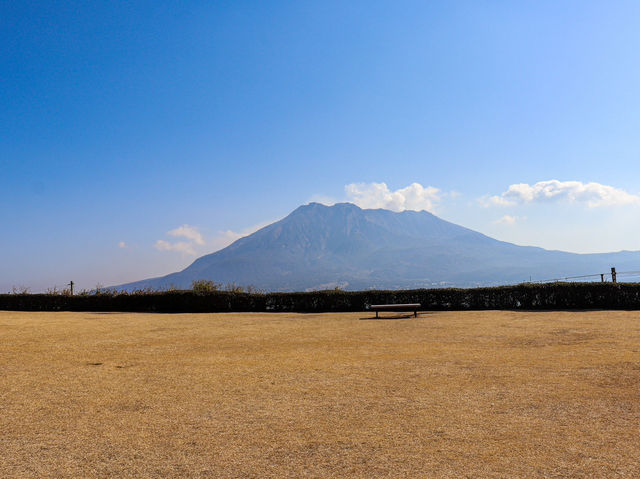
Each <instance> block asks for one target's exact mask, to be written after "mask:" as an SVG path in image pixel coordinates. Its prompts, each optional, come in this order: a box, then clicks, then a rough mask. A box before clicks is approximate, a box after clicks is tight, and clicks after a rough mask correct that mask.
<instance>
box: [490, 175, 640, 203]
mask: <svg viewBox="0 0 640 479" xmlns="http://www.w3.org/2000/svg"><path fill="white" fill-rule="evenodd" d="M558 201H564V202H568V203H582V204H586V205H587V206H588V207H589V208H596V207H601V206H620V205H637V204H640V196H638V195H634V194H631V193H627V192H626V191H624V190H622V189H620V188H615V187H613V186H609V185H603V184H600V183H595V182H590V183H582V182H580V181H558V180H548V181H539V182H538V183H535V184H533V185H529V184H527V183H519V184H514V185H511V186H509V188H508V189H507V191H505V192H504V193H502V194H501V195H498V196H490V197H486V196H485V197H483V198H481V199H480V202H481V204H483V205H484V206H513V205H516V204H525V203H549V202H558Z"/></svg>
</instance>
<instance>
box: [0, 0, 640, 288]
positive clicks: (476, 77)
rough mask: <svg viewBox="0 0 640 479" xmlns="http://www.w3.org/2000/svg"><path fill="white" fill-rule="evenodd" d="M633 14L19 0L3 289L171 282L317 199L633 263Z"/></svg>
mask: <svg viewBox="0 0 640 479" xmlns="http://www.w3.org/2000/svg"><path fill="white" fill-rule="evenodd" d="M639 13H640V5H638V4H637V3H635V2H617V3H615V4H611V3H609V2H589V3H584V2H562V4H557V3H555V2H536V3H535V4H525V3H522V2H512V3H510V4H504V3H497V2H496V3H483V4H478V3H475V2H429V3H428V4H426V3H425V2H417V1H416V2H400V3H394V4H390V3H388V2H375V1H374V2H369V1H368V2H349V3H348V4H344V3H342V2H332V1H324V2H316V3H312V4H305V5H299V4H289V3H285V2H269V3H262V2H246V3H242V4H235V3H234V4H226V3H217V4H215V5H210V4H205V3H204V2H189V1H187V2H180V3H179V4H174V5H170V6H168V5H161V4H158V3H157V2H136V3H135V5H125V4H119V3H113V2H109V3H107V2H103V3H95V2H94V3H91V4H86V5H84V4H82V5H81V4H78V5H73V4H68V3H67V4H64V5H60V4H51V3H49V2H32V3H30V4H23V3H7V2H5V4H3V5H2V6H0V15H1V18H2V19H3V20H2V22H0V41H2V44H3V45H5V48H4V49H3V51H2V54H0V75H1V76H2V85H3V86H2V94H0V168H1V170H0V171H1V172H2V174H1V175H0V221H1V223H2V225H3V227H2V235H0V251H1V255H2V256H1V260H2V274H0V291H2V292H5V291H8V290H10V289H11V287H12V286H13V285H26V286H30V287H31V288H32V290H34V291H37V290H44V289H45V288H48V287H52V286H57V287H59V288H60V287H63V286H64V284H65V283H67V282H68V281H69V280H74V281H75V282H76V284H77V286H78V287H79V288H93V287H95V285H96V284H97V283H101V284H104V285H108V284H116V283H124V282H128V281H133V280H137V279H141V278H147V277H151V276H157V275H162V274H166V273H170V272H173V271H177V270H179V269H182V268H184V267H185V266H187V265H188V264H190V263H191V262H192V261H193V260H194V259H195V258H196V257H198V256H200V255H203V254H206V253H210V252H212V251H215V250H216V249H219V248H220V247H222V246H224V245H226V244H228V243H229V242H230V241H232V240H233V239H235V238H238V237H239V236H240V235H241V234H246V233H248V232H251V231H253V230H255V229H256V228H257V227H258V226H261V225H264V224H266V223H269V222H272V221H274V220H277V219H280V218H282V217H284V216H285V215H286V214H288V213H289V212H290V211H292V210H294V209H295V208H296V207H298V206H299V205H301V204H304V203H307V202H309V201H321V202H325V203H332V202H335V201H345V200H346V201H352V202H354V203H356V204H358V205H360V206H362V207H383V208H388V209H393V210H396V211H398V210H403V209H416V210H421V209H426V210H428V211H431V212H434V213H435V214H437V215H438V216H440V217H442V218H444V219H446V220H449V221H452V222H454V223H457V224H460V225H463V226H465V227H468V228H472V229H474V230H477V231H480V232H482V233H485V234H487V235H490V236H492V237H495V238H498V239H500V240H504V241H510V242H514V243H517V244H526V245H535V246H541V247H545V248H550V249H562V250H567V251H573V252H606V251H616V250H621V249H629V250H640V223H638V221H637V220H636V218H637V217H638V213H639V212H640V195H639V192H640V175H639V167H638V164H639V162H638V158H639V156H640V145H639V144H638V141H637V131H639V126H640V108H639V107H640V92H639V91H638V89H637V85H638V84H639V80H640V62H639V61H638V53H637V52H638V51H640V48H639V47H640V33H639V32H638V29H637V21H636V19H637V18H638V14H639ZM554 180H555V181H554ZM568 273H571V272H568Z"/></svg>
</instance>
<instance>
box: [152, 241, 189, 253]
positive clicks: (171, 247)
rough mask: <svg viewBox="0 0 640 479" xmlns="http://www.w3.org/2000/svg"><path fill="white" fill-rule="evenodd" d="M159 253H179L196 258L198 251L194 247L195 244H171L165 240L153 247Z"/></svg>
mask: <svg viewBox="0 0 640 479" xmlns="http://www.w3.org/2000/svg"><path fill="white" fill-rule="evenodd" d="M153 247H154V248H155V249H157V250H158V251H177V252H179V253H184V254H188V255H190V256H195V255H196V251H195V249H194V247H193V243H192V242H190V241H178V242H176V243H170V242H169V241H165V240H158V241H156V242H155V244H154V245H153Z"/></svg>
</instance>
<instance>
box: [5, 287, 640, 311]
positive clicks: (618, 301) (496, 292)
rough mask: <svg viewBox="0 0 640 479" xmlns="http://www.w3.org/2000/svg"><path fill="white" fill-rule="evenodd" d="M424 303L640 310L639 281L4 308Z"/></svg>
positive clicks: (90, 300)
mask: <svg viewBox="0 0 640 479" xmlns="http://www.w3.org/2000/svg"><path fill="white" fill-rule="evenodd" d="M388 303H420V304H422V309H423V310H426V311H443V310H453V311H457V310H483V309H525V310H554V309H640V284H639V283H618V284H613V283H552V284H521V285H514V286H501V287H495V288H473V289H456V288H448V289H416V290H403V291H316V292H304V293H302V292H300V293H267V294H251V293H238V292H228V291H215V292H211V293H205V294H203V293H195V292H193V291H167V292H157V293H128V294H127V293H123V294H94V295H78V296H65V295H48V294H4V295H0V310H9V311H122V312H157V313H204V312H233V311H238V312H240V311H241V312H301V313H302V312H304V313H320V312H338V311H345V312H346V311H364V310H366V309H367V307H368V306H369V305H370V304H388Z"/></svg>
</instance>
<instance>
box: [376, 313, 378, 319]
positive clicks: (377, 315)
mask: <svg viewBox="0 0 640 479" xmlns="http://www.w3.org/2000/svg"><path fill="white" fill-rule="evenodd" d="M376 319H378V311H376Z"/></svg>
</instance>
